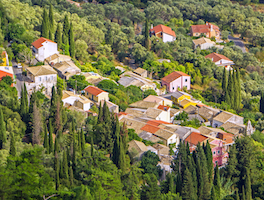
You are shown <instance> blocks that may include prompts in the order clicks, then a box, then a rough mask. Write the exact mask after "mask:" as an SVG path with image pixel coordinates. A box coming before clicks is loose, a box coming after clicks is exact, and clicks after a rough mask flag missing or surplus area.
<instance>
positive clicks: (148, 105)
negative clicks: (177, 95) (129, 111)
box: [128, 100, 160, 109]
mask: <svg viewBox="0 0 264 200" xmlns="http://www.w3.org/2000/svg"><path fill="white" fill-rule="evenodd" d="M159 105H160V104H159V103H158V102H155V101H154V102H153V101H152V102H151V101H144V100H143V101H136V102H134V103H131V104H129V105H128V106H129V107H130V108H140V109H148V108H158V106H159Z"/></svg>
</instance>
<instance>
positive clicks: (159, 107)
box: [158, 105, 170, 111]
mask: <svg viewBox="0 0 264 200" xmlns="http://www.w3.org/2000/svg"><path fill="white" fill-rule="evenodd" d="M158 109H161V110H164V111H168V110H169V109H170V107H169V106H163V105H159V106H158Z"/></svg>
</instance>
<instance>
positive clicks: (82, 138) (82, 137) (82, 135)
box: [81, 129, 86, 154]
mask: <svg viewBox="0 0 264 200" xmlns="http://www.w3.org/2000/svg"><path fill="white" fill-rule="evenodd" d="M85 143H86V142H85V135H84V132H83V129H81V152H82V154H83V153H84V150H85Z"/></svg>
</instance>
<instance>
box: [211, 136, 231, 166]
mask: <svg viewBox="0 0 264 200" xmlns="http://www.w3.org/2000/svg"><path fill="white" fill-rule="evenodd" d="M209 143H210V147H211V150H212V154H213V163H214V167H215V166H216V165H218V166H223V165H225V164H226V163H227V159H228V153H227V151H225V148H224V142H223V141H221V140H212V141H210V142H209Z"/></svg>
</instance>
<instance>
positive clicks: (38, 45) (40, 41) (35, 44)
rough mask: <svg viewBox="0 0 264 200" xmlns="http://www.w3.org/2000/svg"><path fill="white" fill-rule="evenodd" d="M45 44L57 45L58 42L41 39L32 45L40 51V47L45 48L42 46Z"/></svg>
mask: <svg viewBox="0 0 264 200" xmlns="http://www.w3.org/2000/svg"><path fill="white" fill-rule="evenodd" d="M43 42H52V43H56V42H53V41H51V40H49V39H47V38H44V37H41V38H39V39H37V40H36V41H35V42H33V43H32V45H33V46H34V47H35V48H36V49H38V48H40V47H42V46H43V45H42V43H43Z"/></svg>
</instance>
